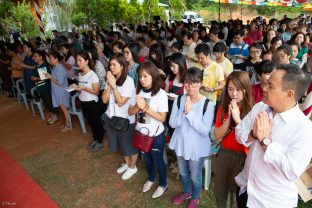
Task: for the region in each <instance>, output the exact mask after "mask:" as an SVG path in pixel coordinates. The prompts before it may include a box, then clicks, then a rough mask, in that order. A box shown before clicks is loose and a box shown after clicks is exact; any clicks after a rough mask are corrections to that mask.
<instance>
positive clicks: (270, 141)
mask: <svg viewBox="0 0 312 208" xmlns="http://www.w3.org/2000/svg"><path fill="white" fill-rule="evenodd" d="M271 143H272V139H271V138H269V137H265V138H264V139H263V140H262V142H261V144H262V145H265V146H269V145H270V144H271Z"/></svg>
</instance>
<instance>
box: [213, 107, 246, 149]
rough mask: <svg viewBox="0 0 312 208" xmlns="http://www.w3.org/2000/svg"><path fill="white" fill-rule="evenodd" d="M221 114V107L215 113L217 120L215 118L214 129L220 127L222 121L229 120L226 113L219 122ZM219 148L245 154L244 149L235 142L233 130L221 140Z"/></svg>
mask: <svg viewBox="0 0 312 208" xmlns="http://www.w3.org/2000/svg"><path fill="white" fill-rule="evenodd" d="M221 112H222V107H220V108H219V109H218V112H217V118H216V123H215V127H216V128H219V127H220V126H222V124H223V121H225V120H227V119H228V118H229V114H228V113H226V114H225V115H224V119H223V121H222V122H221V121H220V117H221ZM221 146H222V147H224V148H225V149H227V150H232V151H235V152H245V147H244V146H243V145H241V144H239V143H238V142H237V141H236V137H235V129H234V130H233V131H232V132H231V133H229V134H228V135H227V136H226V137H225V138H224V139H223V141H222V143H221Z"/></svg>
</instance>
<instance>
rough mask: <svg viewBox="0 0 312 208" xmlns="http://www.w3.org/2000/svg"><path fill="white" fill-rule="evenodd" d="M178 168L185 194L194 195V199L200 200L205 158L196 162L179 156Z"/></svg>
mask: <svg viewBox="0 0 312 208" xmlns="http://www.w3.org/2000/svg"><path fill="white" fill-rule="evenodd" d="M177 159H178V166H179V172H180V178H181V181H182V185H183V192H184V193H185V194H190V193H192V199H198V198H199V196H200V193H201V189H202V170H203V165H204V161H205V159H206V158H205V157H201V158H199V160H198V161H196V160H185V159H184V158H183V157H181V156H179V157H177Z"/></svg>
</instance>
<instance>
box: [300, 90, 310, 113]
mask: <svg viewBox="0 0 312 208" xmlns="http://www.w3.org/2000/svg"><path fill="white" fill-rule="evenodd" d="M301 110H302V111H303V113H304V115H306V116H307V117H308V118H310V117H311V115H312V92H310V93H309V94H308V96H307V97H306V99H305V101H304V103H303V104H302V106H301Z"/></svg>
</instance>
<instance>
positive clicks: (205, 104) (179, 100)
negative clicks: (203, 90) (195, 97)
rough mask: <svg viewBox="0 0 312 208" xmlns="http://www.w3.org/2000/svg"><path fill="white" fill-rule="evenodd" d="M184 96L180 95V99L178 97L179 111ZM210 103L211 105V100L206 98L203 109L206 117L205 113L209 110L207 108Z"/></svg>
mask: <svg viewBox="0 0 312 208" xmlns="http://www.w3.org/2000/svg"><path fill="white" fill-rule="evenodd" d="M182 96H183V95H179V97H178V101H177V105H178V109H180V105H181V97H182ZM208 103H209V99H208V98H206V99H205V103H204V107H203V115H205V113H206V110H207V107H208Z"/></svg>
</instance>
